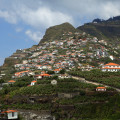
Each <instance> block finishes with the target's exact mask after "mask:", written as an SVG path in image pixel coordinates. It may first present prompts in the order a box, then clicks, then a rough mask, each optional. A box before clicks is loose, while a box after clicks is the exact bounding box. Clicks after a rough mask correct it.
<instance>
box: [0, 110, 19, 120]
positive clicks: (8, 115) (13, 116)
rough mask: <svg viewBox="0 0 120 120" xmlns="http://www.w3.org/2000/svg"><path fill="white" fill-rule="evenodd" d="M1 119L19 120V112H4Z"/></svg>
mask: <svg viewBox="0 0 120 120" xmlns="http://www.w3.org/2000/svg"><path fill="white" fill-rule="evenodd" d="M0 119H1V120H3V119H6V120H16V119H18V111H17V110H7V111H2V112H1V113H0Z"/></svg>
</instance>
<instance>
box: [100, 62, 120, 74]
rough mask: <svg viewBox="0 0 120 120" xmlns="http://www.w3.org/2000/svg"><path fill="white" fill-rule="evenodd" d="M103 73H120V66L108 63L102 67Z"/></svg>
mask: <svg viewBox="0 0 120 120" xmlns="http://www.w3.org/2000/svg"><path fill="white" fill-rule="evenodd" d="M102 71H103V72H104V71H105V72H106V71H108V72H118V71H120V65H119V64H116V63H108V64H105V65H103V66H102Z"/></svg>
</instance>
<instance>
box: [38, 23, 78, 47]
mask: <svg viewBox="0 0 120 120" xmlns="http://www.w3.org/2000/svg"><path fill="white" fill-rule="evenodd" d="M75 31H78V30H76V29H75V28H74V27H73V26H72V25H71V24H70V23H68V22H66V23H63V24H60V25H56V26H52V27H50V28H48V29H47V30H46V32H45V35H44V36H43V39H42V40H41V41H40V43H43V42H46V41H48V40H49V41H51V40H52V41H53V40H59V39H61V35H62V34H64V33H68V32H75ZM40 43H39V45H40Z"/></svg>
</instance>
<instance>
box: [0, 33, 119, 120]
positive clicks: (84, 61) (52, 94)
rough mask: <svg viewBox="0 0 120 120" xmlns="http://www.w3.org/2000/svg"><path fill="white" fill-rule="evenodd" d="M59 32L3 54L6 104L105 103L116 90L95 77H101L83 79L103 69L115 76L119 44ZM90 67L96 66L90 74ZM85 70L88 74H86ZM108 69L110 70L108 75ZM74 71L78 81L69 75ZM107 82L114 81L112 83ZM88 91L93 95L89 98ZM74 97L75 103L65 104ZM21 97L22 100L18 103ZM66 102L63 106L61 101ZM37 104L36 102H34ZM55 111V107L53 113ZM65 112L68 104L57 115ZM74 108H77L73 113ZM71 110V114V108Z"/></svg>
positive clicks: (1, 76) (0, 91)
mask: <svg viewBox="0 0 120 120" xmlns="http://www.w3.org/2000/svg"><path fill="white" fill-rule="evenodd" d="M59 36H60V39H59V40H49V41H45V42H42V43H41V44H39V45H36V46H33V47H32V48H29V49H23V50H21V49H20V50H17V51H16V53H14V54H13V55H12V56H10V57H9V58H8V61H9V62H8V63H7V62H6V61H7V59H6V61H5V64H4V65H3V69H2V70H1V72H0V79H1V82H0V83H1V87H0V95H6V96H4V97H3V98H2V99H1V101H2V102H3V101H4V104H5V105H8V108H22V109H23V108H25V109H29V106H28V105H31V106H32V107H33V109H35V110H36V109H37V110H38V109H39V110H42V109H50V106H53V108H54V109H55V110H56V108H57V107H58V106H59V108H60V109H62V110H63V111H64V110H65V109H67V110H68V109H69V108H70V109H74V107H75V105H76V104H77V105H80V102H81V103H83V104H84V102H85V101H86V103H92V104H93V103H95V104H97V103H102V102H103V103H104V104H107V103H109V102H108V101H109V99H110V98H111V99H114V95H116V94H117V91H116V90H115V89H112V88H109V87H105V86H104V84H107V85H110V86H112V85H111V84H110V82H106V81H105V83H104V81H103V80H101V81H102V82H101V83H103V85H102V86H101V85H93V84H88V83H86V82H85V79H87V80H91V81H95V82H96V81H97V80H98V79H99V76H100V75H101V77H100V78H101V79H102V77H103V79H104V76H105V75H106V76H107V78H112V77H114V78H115V79H116V80H118V79H119V71H120V65H119V60H120V56H119V55H120V53H119V47H115V48H114V47H113V46H112V45H111V44H109V43H108V42H107V41H105V40H99V39H97V38H96V37H92V36H90V35H89V34H86V33H85V32H71V31H68V32H65V31H64V32H63V33H62V34H60V35H59ZM12 61H15V62H13V63H12ZM7 64H8V65H7ZM5 68H7V69H5ZM91 71H93V74H92V72H91ZM94 71H97V72H96V73H97V74H96V76H95V74H94ZM88 72H90V75H91V76H93V77H90V76H89V74H88ZM108 72H111V74H109V75H108ZM114 72H116V74H115V75H114V74H113V73H114ZM103 74H104V75H103ZM75 75H76V76H78V77H80V80H79V81H77V80H74V79H73V77H72V76H75ZM97 75H98V76H97ZM87 77H88V78H87ZM95 77H97V78H96V79H95ZM83 78H85V79H83ZM81 79H82V80H81ZM98 81H99V80H98ZM6 85H7V86H8V87H6ZM55 85H57V86H55ZM113 86H114V87H116V88H119V87H120V86H117V85H116V84H115V85H113ZM101 91H102V92H104V93H105V95H103V98H102V100H100V96H102V94H103V93H101ZM36 94H37V95H36ZM25 96H27V97H25ZM81 96H82V97H84V98H81ZM89 96H92V97H91V98H89ZM74 97H78V98H74ZM94 97H96V99H93V98H94ZM70 99H72V100H70ZM69 100H70V101H69ZM74 100H76V102H77V103H74V105H71V104H72V102H74ZM18 103H19V104H20V105H19V104H18ZM21 103H24V104H25V105H24V104H23V105H24V106H22V105H21ZM68 103H69V105H68V106H64V104H65V105H66V104H68ZM86 103H85V104H86ZM38 104H40V105H41V106H40V108H39V107H38ZM42 104H43V105H44V106H43V105H42ZM48 104H49V105H48ZM17 105H18V106H17ZM35 105H37V107H35ZM13 106H14V107H13ZM105 106H106V105H105ZM3 108H4V107H3ZM4 109H5V108H4ZM96 109H97V108H96ZM51 111H52V110H51ZM56 111H57V110H56ZM59 112H60V111H57V114H58V113H59ZM68 113H69V110H68V112H65V111H64V113H61V112H60V113H59V114H64V117H63V116H61V118H62V117H63V118H65V114H67V116H68V118H72V116H70V115H68ZM78 113H79V112H78V111H77V113H76V114H78ZM72 115H73V116H74V117H76V116H77V115H74V114H73V113H72ZM55 116H56V115H55ZM78 116H79V115H78ZM81 117H82V116H81ZM63 118H62V119H63Z"/></svg>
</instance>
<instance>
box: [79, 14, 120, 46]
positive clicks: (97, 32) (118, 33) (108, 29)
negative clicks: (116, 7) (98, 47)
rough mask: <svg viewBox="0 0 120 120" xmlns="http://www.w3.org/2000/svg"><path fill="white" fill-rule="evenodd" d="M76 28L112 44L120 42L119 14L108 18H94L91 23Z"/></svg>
mask: <svg viewBox="0 0 120 120" xmlns="http://www.w3.org/2000/svg"><path fill="white" fill-rule="evenodd" d="M77 29H79V30H82V31H84V32H86V33H88V34H90V35H92V36H96V37H98V38H99V39H105V40H108V42H111V43H113V44H120V16H117V17H113V18H109V19H108V20H101V19H95V20H93V22H92V23H87V24H85V25H83V26H79V27H78V28H77Z"/></svg>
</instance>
